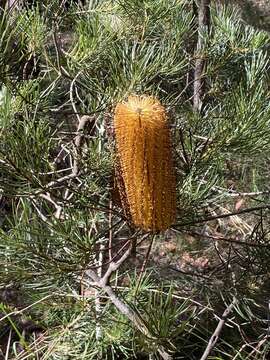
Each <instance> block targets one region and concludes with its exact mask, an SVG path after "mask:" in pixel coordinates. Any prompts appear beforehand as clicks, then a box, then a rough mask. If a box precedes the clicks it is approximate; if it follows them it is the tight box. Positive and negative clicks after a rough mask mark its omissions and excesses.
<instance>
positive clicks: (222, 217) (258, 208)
mask: <svg viewBox="0 0 270 360" xmlns="http://www.w3.org/2000/svg"><path fill="white" fill-rule="evenodd" d="M266 209H270V204H265V205H261V206H254V207H250V208H246V209H243V210H239V211H233V212H231V213H227V214H220V215H214V216H209V217H206V218H204V219H195V220H193V221H188V222H185V223H182V224H181V223H180V224H175V225H173V228H175V229H178V228H180V227H184V226H189V225H196V224H201V223H204V222H208V221H213V220H218V219H224V218H228V217H231V216H235V215H241V214H247V213H250V212H253V211H258V210H266Z"/></svg>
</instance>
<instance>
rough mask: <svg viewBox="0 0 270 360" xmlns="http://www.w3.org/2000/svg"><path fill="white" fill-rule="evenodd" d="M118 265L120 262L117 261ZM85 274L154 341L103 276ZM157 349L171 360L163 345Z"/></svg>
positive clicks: (138, 318)
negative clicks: (101, 277)
mask: <svg viewBox="0 0 270 360" xmlns="http://www.w3.org/2000/svg"><path fill="white" fill-rule="evenodd" d="M126 255H127V252H126V253H125V254H124V256H123V257H122V258H121V259H124V257H125V256H126ZM124 260H125V259H124ZM124 260H123V261H124ZM123 261H122V262H123ZM119 266H120V263H119ZM119 266H118V267H119ZM111 271H113V267H112V268H111ZM87 275H88V277H89V278H90V279H91V280H92V281H94V283H95V285H96V286H98V287H100V288H101V289H102V290H103V291H104V292H105V293H106V294H107V295H108V296H109V298H110V300H111V302H112V303H113V304H114V306H115V307H116V308H117V309H118V310H119V311H120V312H121V313H122V314H123V315H125V316H126V317H127V318H128V319H129V320H130V321H131V322H132V324H133V325H134V326H135V327H136V328H137V329H138V330H139V331H141V332H142V333H143V334H144V335H145V336H147V337H148V338H150V339H153V341H155V339H154V338H153V336H152V335H151V334H150V332H149V330H148V329H147V327H146V326H145V324H144V322H143V321H142V320H141V319H140V317H139V316H138V315H137V314H136V313H135V312H134V311H133V310H132V309H131V308H130V307H129V306H128V305H127V304H126V303H124V302H123V301H122V300H120V299H119V298H118V297H117V295H116V294H115V292H114V291H113V289H112V288H111V286H109V285H106V281H104V277H103V279H100V278H99V277H98V276H97V274H96V273H95V272H94V271H93V270H88V271H87ZM105 275H106V274H105ZM105 280H106V279H105ZM157 351H158V353H159V354H160V356H161V358H162V359H163V360H171V359H172V356H171V355H170V354H168V352H167V351H166V350H165V349H164V347H163V346H158V347H157Z"/></svg>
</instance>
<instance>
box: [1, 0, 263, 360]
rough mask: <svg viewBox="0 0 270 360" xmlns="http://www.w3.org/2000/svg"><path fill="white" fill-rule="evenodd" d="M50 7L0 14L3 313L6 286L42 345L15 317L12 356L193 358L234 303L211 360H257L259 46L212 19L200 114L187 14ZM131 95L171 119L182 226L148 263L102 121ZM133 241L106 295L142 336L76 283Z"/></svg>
mask: <svg viewBox="0 0 270 360" xmlns="http://www.w3.org/2000/svg"><path fill="white" fill-rule="evenodd" d="M58 3H59V2H57V1H51V2H43V3H42V5H40V6H38V7H33V8H31V7H29V8H28V9H24V10H21V11H15V10H14V11H9V10H7V9H6V10H1V15H3V16H1V19H0V82H1V84H0V85H1V88H0V139H1V141H0V224H1V229H0V300H1V293H2V289H5V291H10V290H13V289H17V288H19V289H20V291H21V292H22V293H23V298H24V302H25V307H27V310H28V311H27V316H28V315H29V314H30V315H32V318H33V319H35V321H37V323H38V324H40V325H42V326H43V327H44V329H45V330H44V332H43V338H42V340H41V342H38V341H37V340H36V339H34V336H32V337H31V334H30V335H29V336H26V338H23V337H22V335H21V334H22V333H23V332H22V331H21V329H20V328H19V326H18V323H17V322H18V318H17V317H16V318H15V319H14V318H13V317H10V320H11V321H10V322H9V326H11V328H12V329H13V334H14V336H15V337H16V336H17V340H18V341H20V342H21V348H22V349H21V352H20V351H17V350H16V349H17V348H16V347H13V348H10V349H8V350H7V353H8V354H9V357H10V358H14V357H15V358H17V359H27V358H29V359H31V358H34V356H35V355H36V356H40V358H42V359H55V360H58V359H59V360H60V359H108V360H109V359H120V358H121V359H122V358H123V359H124V358H126V359H132V358H134V359H135V358H147V359H154V358H159V356H160V349H165V351H167V352H168V353H171V354H174V355H173V356H174V358H175V359H181V358H184V357H183V356H185V358H186V359H191V360H193V359H194V360H197V359H198V358H200V357H201V355H202V353H203V351H204V349H205V347H206V345H207V343H208V341H209V339H210V337H211V334H212V333H213V331H214V330H215V328H216V326H217V322H218V320H219V317H220V316H221V314H222V313H223V311H224V309H225V308H226V307H227V306H228V304H229V303H230V302H231V299H232V297H236V298H237V299H238V302H237V305H235V307H234V309H233V312H232V314H231V316H230V317H229V320H228V323H227V324H226V325H225V328H224V332H222V334H221V335H220V339H219V341H218V342H217V345H216V347H215V349H214V350H213V352H212V353H211V355H210V357H209V358H211V356H212V359H224V360H225V359H232V358H233V359H235V360H240V359H248V358H251V356H253V355H254V352H253V350H254V348H256V347H258V349H259V351H261V354H262V356H265V358H267V355H268V354H269V344H268V342H267V341H264V339H265V338H266V336H267V330H266V327H267V326H268V325H269V324H268V322H267V320H266V319H267V314H268V310H267V307H266V305H267V301H268V297H267V296H268V295H267V294H268V292H269V280H268V273H269V270H268V259H269V218H268V216H267V209H268V206H269V201H268V196H269V187H268V185H269V170H268V167H269V164H268V162H269V160H268V157H269V156H268V153H269V150H270V149H269V144H270V126H269V125H270V124H269V119H270V105H269V104H270V102H269V100H270V99H269V59H268V58H269V54H268V52H269V50H268V43H269V35H268V34H266V33H263V32H259V31H257V30H254V29H251V28H250V27H248V26H246V25H244V24H243V23H242V22H241V20H240V19H239V16H238V14H237V12H236V11H235V9H232V8H229V7H227V6H224V7H222V6H220V5H219V6H214V5H213V7H212V8H211V21H212V27H211V31H210V34H209V35H208V34H206V33H205V34H204V43H205V50H204V52H203V54H200V55H202V56H203V57H204V58H205V59H206V60H207V61H206V62H207V65H206V67H205V69H204V74H203V77H204V78H205V80H206V84H205V93H204V98H203V109H202V111H201V112H200V113H198V112H194V111H193V108H192V98H193V95H194V94H193V73H194V66H195V65H194V64H195V57H196V56H198V54H196V55H194V54H195V48H196V41H197V32H196V19H195V18H194V14H193V9H192V7H191V6H190V4H189V2H188V1H179V0H144V1H139V0H138V1H137V0H136V1H135V0H127V1H122V0H117V1H110V0H103V1H88V2H87V4H86V5H85V6H84V7H83V6H76V4H73V5H72V6H71V7H70V8H69V9H68V10H64V9H63V8H61V7H60V8H59V5H58ZM132 93H147V94H151V95H154V96H157V97H158V98H159V99H160V101H161V102H162V103H163V104H164V105H166V107H167V109H168V114H170V123H171V128H172V137H173V142H174V147H173V150H174V155H175V165H176V173H177V203H178V214H177V221H176V224H175V225H174V227H173V229H172V230H171V231H168V232H167V233H166V234H159V236H156V237H155V240H154V247H155V249H157V250H155V253H153V251H152V252H150V258H149V260H148V262H147V261H146V262H145V261H144V260H145V257H146V254H147V251H148V250H147V249H148V247H149V246H150V244H151V239H150V238H144V234H141V233H140V231H137V230H136V229H132V228H130V227H128V226H127V223H126V218H125V216H124V214H123V213H122V211H121V209H119V208H118V207H117V206H116V205H115V204H114V205H113V206H111V204H110V202H111V192H112V188H113V169H114V165H115V164H114V162H115V156H114V154H113V152H114V149H113V141H112V135H111V134H112V132H113V131H112V128H111V127H112V124H111V118H112V116H113V109H114V106H115V104H116V102H117V101H119V100H121V99H123V98H124V97H125V96H127V95H129V94H132ZM84 115H87V116H89V118H88V121H87V123H86V125H85V126H84V127H83V128H80V127H79V125H80V124H81V121H82V117H83V116H84ZM78 140H79V141H78ZM78 143H79V144H78ZM157 166H158V164H157ZM134 176H136V174H134ZM253 193H255V194H253ZM239 200H241V201H243V203H240V202H239ZM253 206H254V207H255V206H257V207H258V206H259V207H260V208H256V211H250V210H248V211H246V214H245V215H244V216H242V217H240V215H241V214H240V213H237V214H236V215H235V216H231V217H229V216H228V219H227V218H226V214H228V213H229V212H231V211H234V210H237V209H240V211H241V209H243V208H245V209H246V208H249V207H253ZM259 210H260V211H259ZM220 216H221V218H219V219H218V220H217V221H215V222H205V221H204V220H205V219H209V218H215V217H217V218H218V217H220ZM180 231H182V232H180ZM187 233H188V235H189V238H188V237H187V238H186V237H185V236H186V235H187ZM133 238H136V239H137V243H138V244H139V245H138V255H137V260H134V259H128V260H127V261H125V262H124V263H123V264H122V267H121V268H120V267H119V268H117V271H116V272H114V273H113V275H112V277H111V279H110V285H111V288H112V289H113V291H115V296H116V297H117V298H118V299H120V300H121V301H123V302H124V303H125V304H126V305H127V306H128V307H129V309H130V310H131V311H132V312H133V313H132V314H135V315H134V316H137V317H138V319H139V320H140V321H141V322H142V324H143V325H144V327H145V331H142V330H141V329H140V330H138V328H136V326H134V324H133V323H132V322H130V321H129V320H128V318H127V316H126V313H123V312H121V311H119V309H118V308H116V307H115V304H114V303H112V302H111V298H110V297H109V296H108V294H107V293H106V291H104V289H103V290H102V289H100V288H99V287H98V286H97V284H96V283H95V282H93V281H92V280H91V281H90V280H89V278H88V277H87V271H88V270H89V269H92V270H94V271H95V272H96V273H97V274H99V275H100V273H101V269H100V265H101V264H100V263H101V262H103V269H102V273H103V275H104V273H106V270H108V265H109V263H110V261H111V260H112V259H113V260H114V261H117V259H119V258H120V257H121V255H122V254H123V251H124V250H126V248H127V242H128V241H129V240H130V239H133ZM179 244H180V245H179ZM248 244H251V245H248ZM173 245H175V248H173V247H172V246H173ZM166 246H167V248H166ZM170 246H171V250H170ZM164 248H165V250H164ZM175 249H177V250H175ZM170 251H171V254H170V259H168V257H169V255H168V252H170ZM110 252H111V253H110ZM110 257H111V258H110ZM145 266H146V268H147V270H145V272H141V269H142V270H143V269H144V267H145ZM150 269H151V271H150ZM1 301H2V300H1ZM6 302H9V304H8V305H9V306H10V307H11V309H15V310H14V311H16V309H17V307H18V308H22V307H20V306H18V305H17V303H16V302H15V304H14V305H13V304H12V301H6V300H5V299H4V300H3V306H2V305H1V308H0V323H1V317H2V312H5V313H6V312H7V308H6V306H7V304H6ZM3 309H4V310H3ZM20 314H21V315H22V316H24V310H22V312H21V313H20ZM5 325H7V324H6V322H5ZM0 328H1V324H0ZM99 333H101V337H100V336H99ZM32 335H33V334H32ZM0 337H1V332H0ZM247 339H248V340H247ZM12 341H13V340H12ZM14 342H15V340H14ZM16 351H17V352H16ZM183 354H185V355H183ZM254 356H257V355H254ZM253 358H256V357H253ZM257 358H258V359H259V357H257Z"/></svg>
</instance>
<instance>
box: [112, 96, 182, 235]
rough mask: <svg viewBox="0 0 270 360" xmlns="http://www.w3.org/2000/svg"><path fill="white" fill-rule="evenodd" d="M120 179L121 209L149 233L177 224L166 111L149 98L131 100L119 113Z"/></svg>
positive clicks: (174, 183) (119, 106) (117, 108)
mask: <svg viewBox="0 0 270 360" xmlns="http://www.w3.org/2000/svg"><path fill="white" fill-rule="evenodd" d="M114 130H115V141H116V158H117V160H116V163H117V167H118V169H116V174H117V176H116V179H117V184H118V190H119V192H120V198H121V205H122V207H123V209H124V211H125V213H126V214H128V215H129V217H130V220H131V222H132V223H133V224H134V225H135V226H136V227H139V228H141V229H143V230H146V231H151V232H158V231H162V230H166V229H167V228H168V227H170V225H172V223H173V222H174V220H175V213H176V194H175V193H176V191H175V188H176V180H175V171H174V166H173V159H172V146H171V138H170V130H169V127H168V122H167V117H166V113H165V109H164V107H163V106H162V105H161V104H160V102H159V101H158V100H157V99H155V98H153V97H149V96H129V98H128V99H127V101H125V102H122V103H119V104H118V105H117V106H116V109H115V115H114Z"/></svg>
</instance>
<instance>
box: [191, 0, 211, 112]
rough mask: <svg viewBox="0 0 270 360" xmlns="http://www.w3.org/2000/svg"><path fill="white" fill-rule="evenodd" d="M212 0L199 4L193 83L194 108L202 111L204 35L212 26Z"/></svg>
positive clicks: (204, 64)
mask: <svg viewBox="0 0 270 360" xmlns="http://www.w3.org/2000/svg"><path fill="white" fill-rule="evenodd" d="M209 6H210V0H200V1H199V5H198V42H197V49H196V54H197V56H196V57H197V58H196V60H195V68H194V85H193V108H194V110H195V111H200V110H201V108H202V98H203V95H204V94H203V91H204V81H203V77H202V74H203V73H204V72H205V66H206V61H205V59H204V55H203V51H204V49H205V43H204V35H205V34H207V33H208V32H209V27H210V7H209Z"/></svg>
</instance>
